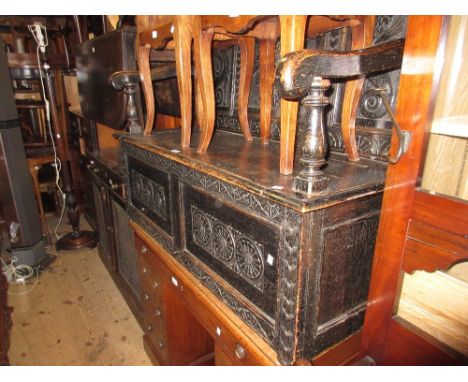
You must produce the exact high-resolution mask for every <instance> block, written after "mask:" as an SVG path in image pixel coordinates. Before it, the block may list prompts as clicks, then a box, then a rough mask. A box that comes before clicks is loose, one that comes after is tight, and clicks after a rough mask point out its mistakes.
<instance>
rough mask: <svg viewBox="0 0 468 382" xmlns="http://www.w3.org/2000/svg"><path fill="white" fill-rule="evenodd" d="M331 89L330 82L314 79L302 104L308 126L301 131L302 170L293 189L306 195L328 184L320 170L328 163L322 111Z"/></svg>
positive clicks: (326, 103) (295, 179)
mask: <svg viewBox="0 0 468 382" xmlns="http://www.w3.org/2000/svg"><path fill="white" fill-rule="evenodd" d="M329 87H330V81H328V80H326V79H323V78H321V77H314V78H313V80H312V85H311V87H310V89H309V91H308V93H307V96H306V97H304V98H303V99H302V102H301V103H302V105H303V106H304V107H305V108H306V110H307V122H308V123H307V125H306V126H305V127H304V129H303V132H302V143H301V146H300V147H301V153H302V156H301V159H300V163H301V165H302V170H301V171H300V172H299V174H298V175H297V176H296V177H295V178H294V190H295V191H298V192H302V193H305V194H311V193H314V192H317V191H322V190H323V189H324V188H325V187H326V185H327V183H328V182H327V177H326V176H325V175H324V173H323V172H322V170H321V169H322V167H323V166H325V164H326V163H327V161H326V155H327V151H328V140H327V132H326V126H325V124H324V122H323V110H324V108H325V106H327V105H328V97H327V96H325V92H326V90H327V89H328V88H329Z"/></svg>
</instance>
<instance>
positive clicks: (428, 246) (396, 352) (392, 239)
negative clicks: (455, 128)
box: [363, 16, 468, 365]
mask: <svg viewBox="0 0 468 382" xmlns="http://www.w3.org/2000/svg"><path fill="white" fill-rule="evenodd" d="M452 21H454V20H453V19H452V20H450V19H449V18H443V17H442V16H424V17H423V16H411V17H410V18H409V23H408V32H407V39H406V45H405V52H404V59H403V65H402V70H401V80H400V89H399V92H398V94H399V99H398V103H397V111H396V115H397V120H398V122H399V124H400V126H401V128H402V129H403V130H406V131H410V132H411V134H412V139H411V144H410V146H409V150H408V152H407V153H406V155H404V156H403V157H402V158H401V159H400V161H399V162H398V163H397V164H395V165H389V167H388V170H387V177H386V189H385V192H384V199H383V205H382V214H381V220H380V226H379V233H378V237H377V244H376V252H375V257H374V263H373V270H372V279H371V287H370V292H369V300H368V301H369V303H368V309H367V314H366V320H365V325H364V331H363V352H364V353H366V354H368V355H370V356H371V357H373V358H374V359H375V361H376V362H377V363H378V364H416V365H421V364H422V365H424V364H427V365H430V364H436V365H442V364H457V363H460V362H461V363H463V362H466V358H465V361H463V356H462V355H461V354H458V353H457V352H455V351H454V350H453V349H450V351H448V350H446V346H445V345H443V344H442V343H440V341H439V340H438V339H436V338H435V336H434V335H431V334H430V333H428V332H427V331H424V330H421V328H419V327H416V326H415V325H413V324H411V323H410V322H408V321H407V320H405V319H403V318H402V317H401V316H399V315H398V314H396V312H395V308H396V307H397V306H398V302H399V296H400V292H401V283H402V280H403V276H404V274H405V272H406V273H412V272H414V271H416V270H425V271H428V272H434V271H435V270H437V269H444V268H447V267H449V266H450V265H451V264H453V263H454V262H458V261H460V260H462V259H466V258H468V246H467V234H468V205H467V203H466V200H465V201H464V200H462V199H457V198H453V197H448V196H446V195H441V194H437V192H434V191H433V190H424V189H423V188H421V187H419V183H418V179H419V178H420V176H421V174H422V172H423V163H424V161H425V152H426V142H427V135H428V133H429V131H430V128H431V124H432V118H433V116H434V109H437V105H434V100H436V99H437V98H438V95H440V92H441V91H442V90H441V89H442V88H439V87H440V86H441V85H442V83H441V79H442V78H443V76H442V77H441V73H443V70H444V67H447V65H449V64H450V62H451V61H452V60H453V58H452V59H450V58H449V57H446V54H447V52H448V51H447V50H446V47H447V46H448V45H447V43H448V40H447V39H446V37H447V31H448V28H449V24H450V23H451V22H452ZM465 24H466V20H465ZM466 31H467V29H465V31H461V30H460V31H458V32H457V33H459V34H462V37H463V35H464V37H465V40H466V37H468V36H467V35H466ZM467 74H468V73H467V72H465V74H464V77H465V78H466V77H467ZM452 78H453V76H452ZM462 99H463V98H462ZM416 100H417V101H416ZM436 101H437V100H436ZM455 101H456V100H455V99H454V102H455ZM436 103H437V102H436ZM393 138H395V136H394V137H393ZM392 143H393V145H392V148H393V149H396V147H395V146H396V140H395V139H393V141H392ZM451 165H453V163H451ZM465 181H466V180H465ZM452 196H455V195H452Z"/></svg>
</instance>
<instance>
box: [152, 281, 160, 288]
mask: <svg viewBox="0 0 468 382" xmlns="http://www.w3.org/2000/svg"><path fill="white" fill-rule="evenodd" d="M153 288H154V289H156V288H159V282H158V281H155V282H154V284H153Z"/></svg>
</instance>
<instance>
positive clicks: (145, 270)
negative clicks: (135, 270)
mask: <svg viewBox="0 0 468 382" xmlns="http://www.w3.org/2000/svg"><path fill="white" fill-rule="evenodd" d="M147 273H148V268H146V267H143V274H144V275H146V274H147Z"/></svg>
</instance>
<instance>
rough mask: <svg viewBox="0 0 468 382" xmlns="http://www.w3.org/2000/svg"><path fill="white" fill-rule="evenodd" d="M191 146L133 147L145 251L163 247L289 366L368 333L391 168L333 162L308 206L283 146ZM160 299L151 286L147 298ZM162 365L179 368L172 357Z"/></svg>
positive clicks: (133, 206)
mask: <svg viewBox="0 0 468 382" xmlns="http://www.w3.org/2000/svg"><path fill="white" fill-rule="evenodd" d="M196 140H197V134H195V135H194V139H193V141H194V142H193V145H196V143H197V142H196ZM179 141H180V133H179V132H177V131H172V132H160V133H157V134H154V135H153V136H151V137H143V136H139V135H136V136H130V135H129V136H126V137H124V138H123V140H122V150H123V156H124V162H125V171H126V182H127V208H128V213H129V216H130V219H131V220H132V222H133V223H132V224H133V225H134V227H135V226H136V227H138V230H139V231H141V232H144V233H145V234H143V235H140V236H142V238H143V239H144V240H145V242H146V244H145V245H147V246H151V245H152V246H153V247H154V246H156V247H157V248H158V249H159V250H158V251H157V254H156V255H155V257H159V260H155V261H161V259H166V260H162V261H163V262H164V261H166V262H167V261H169V260H167V259H168V258H169V259H171V261H176V262H177V263H178V264H179V265H180V266H182V267H183V269H185V270H186V271H188V273H189V274H190V279H191V283H195V284H197V283H200V284H201V285H202V286H203V288H205V289H206V290H207V291H209V292H207V293H209V294H210V295H212V296H213V298H216V299H217V301H218V304H219V305H220V306H222V307H223V309H224V310H228V311H230V312H233V313H234V314H235V315H236V316H237V318H239V319H240V322H242V323H243V325H246V326H247V327H249V328H250V329H251V330H253V331H254V333H255V335H256V336H258V337H260V338H261V339H262V341H263V342H265V343H266V344H267V345H266V346H267V348H269V349H270V351H273V352H274V353H275V354H276V357H277V361H278V362H279V363H280V364H292V363H294V362H295V361H296V360H297V359H298V358H308V359H310V358H312V357H313V356H315V355H317V354H319V353H321V352H322V351H324V350H326V349H328V348H329V347H331V346H332V345H335V344H337V343H338V342H340V341H342V340H344V339H346V338H347V337H349V336H351V335H352V334H354V333H356V332H358V331H359V329H360V328H361V326H362V323H363V319H364V313H365V307H366V302H367V292H368V283H369V278H370V266H371V262H372V255H373V250H374V239H375V234H376V230H377V225H378V220H379V211H380V203H381V191H382V189H383V177H384V173H385V165H384V164H383V163H380V162H376V161H370V160H365V159H363V160H361V161H360V162H357V163H352V162H349V161H347V160H346V157H345V156H343V155H341V154H332V155H331V158H330V162H329V165H328V166H327V168H326V170H325V172H326V174H327V176H328V177H329V178H330V184H329V186H328V188H327V189H326V190H325V191H324V192H322V193H320V194H319V195H317V196H315V197H314V196H312V197H309V198H306V197H303V196H301V194H298V193H295V192H294V191H292V183H293V179H292V177H288V176H281V175H279V173H278V171H277V169H276V167H275V165H276V161H277V158H278V150H279V147H278V146H279V145H278V144H277V143H271V144H270V145H268V146H264V145H261V144H260V143H259V141H257V140H255V141H254V142H253V143H246V142H244V140H243V138H242V137H241V136H239V135H236V134H232V133H226V132H218V133H217V134H216V135H215V137H214V140H213V142H212V146H210V151H209V153H207V154H204V155H199V154H196V153H195V150H194V149H190V150H187V151H184V152H180V151H179V149H178V142H179ZM146 257H148V255H146ZM141 261H142V264H146V263H145V261H152V260H148V259H145V258H142V259H141ZM144 266H145V268H146V269H148V265H144ZM157 268H158V267H157V266H154V267H153V269H157ZM143 285H144V283H143ZM150 292H151V293H150ZM145 293H146V295H145ZM153 298H154V296H153V292H152V290H151V289H150V290H146V291H145V289H144V287H143V299H153ZM164 304H170V301H169V300H165V302H164ZM164 304H163V305H164ZM146 313H147V312H146V311H145V314H146ZM148 314H152V313H151V312H150V313H148ZM160 314H161V315H163V310H161V309H160ZM148 319H150V318H148ZM166 320H167V318H166ZM145 321H147V317H146V316H145ZM202 321H203V320H202ZM172 324H173V325H174V324H175V325H177V326H178V327H179V329H180V330H182V329H181V328H180V327H181V326H183V325H187V323H186V322H185V323H184V322H179V321H177V322H172ZM201 324H202V325H203V322H201ZM153 327H154V325H152V324H151V329H152V328H153ZM146 329H147V331H148V330H149V328H148V327H147V328H146ZM160 330H162V334H161V335H162V336H164V335H165V334H164V326H162V327H161V328H160ZM145 336H146V337H147V338H148V341H149V342H150V343H152V346H153V347H157V346H158V343H157V341H156V343H153V341H152V340H151V338H152V337H151V335H149V334H148V333H146V335H145ZM158 340H159V337H158ZM167 341H169V342H170V339H169V338H168V339H167ZM163 342H164V341H163ZM171 346H175V345H171V344H168V347H169V348H171ZM218 358H219V357H218ZM159 361H160V362H162V363H166V362H167V363H169V364H170V363H171V355H170V354H169V355H166V356H163V357H160V358H159Z"/></svg>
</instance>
